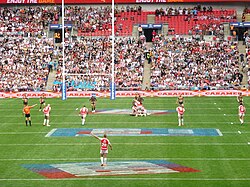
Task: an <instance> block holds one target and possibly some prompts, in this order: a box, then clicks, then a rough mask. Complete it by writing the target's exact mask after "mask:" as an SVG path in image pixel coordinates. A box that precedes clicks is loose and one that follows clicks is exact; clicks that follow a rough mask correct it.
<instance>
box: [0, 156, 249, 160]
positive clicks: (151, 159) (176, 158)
mask: <svg viewBox="0 0 250 187" xmlns="http://www.w3.org/2000/svg"><path fill="white" fill-rule="evenodd" d="M44 160H45V161H81V160H82V161H86V160H91V161H93V160H94V161H96V160H99V158H93V157H91V158H0V161H44ZM109 160H110V161H121V160H122V161H126V160H182V161H250V158H140V157H138V158H109Z"/></svg>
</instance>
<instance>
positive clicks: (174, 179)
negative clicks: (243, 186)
mask: <svg viewBox="0 0 250 187" xmlns="http://www.w3.org/2000/svg"><path fill="white" fill-rule="evenodd" d="M88 180H91V181H95V180H96V181H250V178H168V177H164V178H162V177H161V178H160V177H159V178H158V177H157V178H152V177H136V178H134V177H132V178H129V177H123V178H121V177H119V178H118V177H105V178H100V177H89V178H87V177H85V178H80V177H79V178H60V179H45V178H41V179H25V178H23V179H15V178H12V179H11V178H9V179H1V178H0V181H88Z"/></svg>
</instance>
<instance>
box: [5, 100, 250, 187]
mask: <svg viewBox="0 0 250 187" xmlns="http://www.w3.org/2000/svg"><path fill="white" fill-rule="evenodd" d="M131 101H132V98H117V99H116V100H115V101H110V100H109V99H108V98H99V99H98V103H97V110H100V109H108V108H117V109H130V108H131ZM46 102H47V103H50V104H51V106H52V114H51V120H50V124H51V127H43V126H42V123H43V115H42V113H41V112H39V111H38V108H39V106H37V107H36V108H34V109H32V110H31V116H32V123H33V125H32V127H26V126H25V121H24V117H23V115H22V107H23V105H22V101H21V99H1V100H0V119H1V124H0V150H1V152H0V173H1V176H0V186H4V187H5V186H15V187H16V186H17V187H19V186H25V187H27V186H35V187H40V186H60V187H61V186H112V187H113V186H119V187H120V186H127V187H129V186H171V187H172V186H178V187H179V186H185V187H191V186H192V187H193V186H202V187H204V186H216V187H218V186H223V187H224V186H237V187H239V186H242V187H243V186H249V185H250V175H249V166H250V156H249V155H250V145H248V142H250V137H249V133H250V130H249V128H250V127H249V125H250V123H249V121H250V117H249V114H248V112H247V114H246V116H245V122H246V123H245V125H244V126H241V125H240V124H239V119H238V115H237V113H238V103H237V101H236V98H235V97H192V98H191V97H190V98H185V108H186V113H185V118H184V120H185V127H181V128H217V129H220V131H221V132H222V133H223V136H218V137H209V136H205V137H191V136H179V137H178V136H165V137H124V136H121V137H113V136H110V137H109V139H110V141H111V142H112V144H113V148H114V149H113V150H112V151H110V153H109V155H108V156H109V160H108V162H112V161H117V160H142V159H146V160H162V159H164V160H167V161H170V162H174V163H177V164H180V165H184V166H188V167H191V168H195V169H198V170H200V172H195V173H185V172H184V173H172V174H155V175H153V174H152V175H126V176H105V177H104V176H103V177H90V178H80V179H79V178H76V179H73V180H72V179H59V180H50V179H46V178H44V177H43V176H41V175H39V174H37V173H34V172H31V171H29V170H27V169H25V168H23V167H22V166H21V165H22V164H38V163H40V164H55V163H68V162H89V161H91V162H99V142H98V141H97V140H96V139H94V138H93V137H49V138H46V137H45V135H46V134H47V133H48V132H49V131H50V130H51V129H53V128H81V127H82V126H81V119H80V117H79V116H78V112H77V111H76V110H75V108H80V107H81V106H82V105H83V104H86V105H87V107H88V108H89V109H90V104H89V102H88V98H83V99H79V98H74V99H73V98H69V99H68V100H66V101H61V100H60V99H47V100H46ZM175 102H176V98H145V101H144V104H145V107H146V108H147V109H166V110H168V109H169V110H175V108H176V103H175ZM35 103H39V100H38V99H30V101H29V104H30V105H31V104H35ZM244 103H245V106H246V108H247V109H248V108H249V103H250V98H248V97H245V98H244ZM231 123H233V124H231ZM86 128H180V127H178V126H177V114H176V113H171V114H166V115H151V116H148V117H138V118H135V117H132V116H128V115H112V114H110V115H108V114H105V115H102V114H96V115H88V116H87V119H86ZM238 131H240V132H241V134H239V133H238ZM124 142H127V143H134V144H125V145H123V143H124ZM147 143H148V144H147Z"/></svg>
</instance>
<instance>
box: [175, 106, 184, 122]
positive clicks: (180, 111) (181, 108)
mask: <svg viewBox="0 0 250 187" xmlns="http://www.w3.org/2000/svg"><path fill="white" fill-rule="evenodd" d="M176 112H177V113H178V121H179V125H178V126H183V125H184V119H183V116H184V112H185V108H184V105H183V104H182V105H179V106H178V107H177V108H176Z"/></svg>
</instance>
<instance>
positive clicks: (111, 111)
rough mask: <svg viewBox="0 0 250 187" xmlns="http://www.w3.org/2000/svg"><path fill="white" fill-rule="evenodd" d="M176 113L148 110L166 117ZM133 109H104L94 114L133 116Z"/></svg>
mask: <svg viewBox="0 0 250 187" xmlns="http://www.w3.org/2000/svg"><path fill="white" fill-rule="evenodd" d="M174 112H176V111H175V110H147V113H150V114H151V115H164V114H170V113H174ZM131 113H132V110H131V109H103V110H97V111H96V112H95V113H92V114H131Z"/></svg>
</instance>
